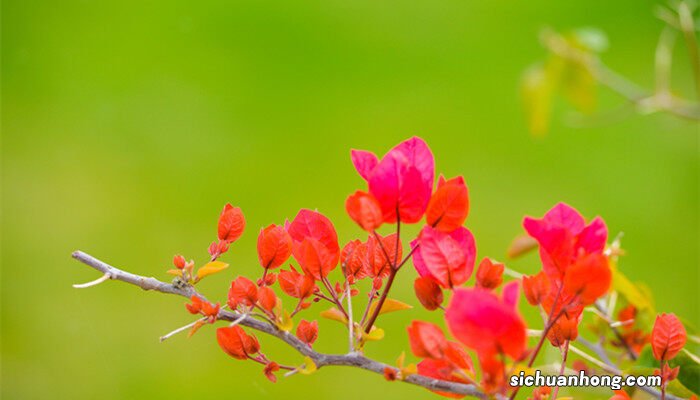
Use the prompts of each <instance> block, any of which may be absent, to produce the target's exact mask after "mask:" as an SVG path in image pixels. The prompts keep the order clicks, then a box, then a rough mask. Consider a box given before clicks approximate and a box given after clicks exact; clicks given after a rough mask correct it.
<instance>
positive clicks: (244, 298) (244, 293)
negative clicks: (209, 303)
mask: <svg viewBox="0 0 700 400" xmlns="http://www.w3.org/2000/svg"><path fill="white" fill-rule="evenodd" d="M257 301H258V287H257V286H255V283H253V281H251V280H250V279H248V278H246V277H245V276H239V277H238V278H236V279H234V280H233V282H231V288H230V289H229V291H228V305H229V307H230V308H231V309H232V310H235V309H236V307H237V306H238V305H239V304H243V305H245V306H248V307H252V306H253V305H254V304H255V303H256V302H257Z"/></svg>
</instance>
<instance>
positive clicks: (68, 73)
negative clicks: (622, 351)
mask: <svg viewBox="0 0 700 400" xmlns="http://www.w3.org/2000/svg"><path fill="white" fill-rule="evenodd" d="M655 4H656V3H655V2H652V1H639V0H625V1H615V2H610V1H586V2H583V1H579V2H556V1H542V0H536V1H528V2H494V1H484V0H446V1H439V2H437V1H405V0H404V1H386V2H379V1H337V0H328V1H295V2H285V1H265V0H263V1H260V0H256V1H220V2H214V1H201V2H189V1H162V2H157V1H145V2H142V1H138V2H133V1H120V2H94V1H87V0H85V1H61V2H57V1H53V2H52V1H26V0H23V1H16V0H15V1H11V0H9V1H4V2H3V9H2V39H3V43H2V91H3V93H2V94H3V98H2V100H3V102H2V103H3V104H2V105H3V112H2V128H3V135H2V136H3V137H2V219H3V220H2V385H1V386H2V393H1V394H2V397H3V398H5V399H49V398H70V399H96V398H99V399H105V400H106V399H126V398H129V399H141V398H142V399H149V398H171V399H194V398H202V399H204V398H277V399H280V398H306V399H321V398H331V397H332V398H334V399H337V400H344V399H357V398H362V396H365V397H364V398H367V396H372V397H375V396H376V397H381V398H383V399H405V398H411V399H423V398H425V399H428V398H437V397H436V396H434V395H432V394H430V393H429V392H427V391H424V390H422V389H419V388H414V387H411V386H409V385H404V384H399V383H387V382H385V381H384V380H383V379H382V378H381V377H379V376H377V375H373V374H370V373H367V372H363V371H358V370H354V369H348V368H335V369H324V370H321V371H320V372H319V373H317V374H314V375H312V376H308V377H294V378H289V379H281V382H279V383H277V384H271V383H269V382H268V381H267V380H266V379H265V378H264V377H263V375H262V373H261V369H262V368H261V367H260V366H258V365H253V363H251V362H240V361H235V360H233V359H231V358H230V357H228V356H226V355H225V354H224V353H223V352H221V351H220V349H219V348H218V346H217V344H216V341H215V339H214V335H213V328H212V327H211V326H208V327H205V328H203V329H202V330H201V331H200V332H199V333H198V334H197V335H196V336H195V337H193V338H191V339H189V340H188V339H187V338H186V337H185V335H181V336H177V337H175V338H173V339H171V340H169V341H167V342H165V343H163V344H161V343H158V340H157V339H158V337H159V336H160V335H162V334H164V333H166V332H168V331H170V330H171V329H173V328H176V327H178V326H181V325H184V324H186V323H188V322H190V321H191V316H190V315H189V314H187V313H186V311H185V309H184V307H183V303H184V302H185V301H184V299H181V298H175V297H172V296H165V295H161V294H152V293H144V292H141V291H139V290H136V289H135V288H133V287H130V286H128V285H125V284H120V283H107V284H103V285H100V286H99V287H95V288H90V289H84V290H76V289H72V288H71V284H72V283H79V282H84V281H89V280H92V279H95V278H97V277H98V274H97V273H95V271H93V270H91V269H89V268H87V267H85V266H82V265H80V264H78V263H77V262H75V261H73V260H71V258H70V253H71V252H72V251H73V250H75V249H81V250H84V251H87V252H89V253H91V254H93V255H95V256H97V257H99V258H101V259H103V260H105V261H107V262H110V263H112V264H114V265H116V266H119V267H122V268H124V269H127V270H130V271H133V272H137V273H141V274H144V275H153V276H156V277H160V278H162V279H168V278H167V276H166V275H165V274H164V271H165V270H166V269H167V268H168V267H169V266H170V262H171V259H172V255H173V254H176V253H182V254H185V255H186V256H187V257H188V258H189V257H194V258H195V259H196V260H197V261H198V262H200V263H201V262H203V261H204V260H205V258H206V247H207V245H208V244H209V243H210V242H211V240H213V239H214V237H215V235H216V220H217V217H218V213H219V212H220V210H221V208H222V206H223V205H224V203H226V202H232V203H233V204H236V205H239V206H240V207H241V208H242V209H243V210H244V212H245V215H246V218H247V221H248V228H247V232H246V234H244V236H243V238H242V239H241V240H240V241H239V242H237V243H236V244H235V245H234V246H233V247H232V250H231V252H230V253H229V254H227V255H226V256H225V257H224V260H225V261H228V262H230V263H231V264H232V267H231V268H230V269H229V270H227V271H226V272H225V273H224V274H223V275H217V276H215V277H211V278H208V279H207V280H206V281H204V282H203V283H202V284H201V290H203V291H204V292H205V293H206V294H207V295H208V296H209V297H210V298H218V299H220V300H223V299H224V298H225V293H226V290H227V286H228V283H229V282H230V280H231V279H232V278H233V277H234V276H235V275H238V274H246V275H249V276H258V274H259V273H260V271H259V267H258V266H257V258H256V253H255V240H256V237H257V231H258V229H259V228H260V227H261V226H264V225H267V224H269V223H272V222H276V223H280V222H282V221H283V220H284V219H285V218H291V217H293V216H294V215H295V214H296V212H297V210H298V209H299V208H301V207H309V208H318V209H319V210H320V211H321V212H323V213H324V214H326V215H328V216H329V217H330V218H331V219H332V220H333V221H334V222H335V225H336V228H337V230H338V232H339V236H340V238H341V241H343V242H345V241H347V240H349V239H351V238H354V237H357V236H361V232H360V230H359V228H357V227H356V226H355V225H354V224H353V223H352V222H351V221H350V220H349V218H348V217H347V216H346V215H345V213H344V206H343V204H344V200H345V197H346V196H347V195H348V194H350V193H351V192H353V191H354V190H355V189H357V188H360V187H362V186H363V182H362V181H361V179H360V178H359V177H358V176H357V174H356V173H355V171H354V170H353V167H352V165H351V163H350V160H349V149H350V148H352V147H355V148H363V149H370V150H373V151H375V152H377V153H380V154H383V153H384V152H385V151H386V150H388V149H389V148H390V147H391V146H393V145H394V144H396V143H398V142H399V141H400V140H403V139H405V138H407V137H409V136H411V135H420V136H422V137H423V138H425V139H426V141H427V142H428V143H429V145H430V146H431V147H432V149H433V151H434V153H435V155H436V161H437V169H438V170H439V171H442V172H444V173H446V175H448V176H453V175H457V174H463V175H464V176H465V177H466V180H467V183H468V185H469V188H470V195H471V202H472V208H471V214H470V216H469V219H468V220H467V225H468V227H469V228H470V229H471V230H472V231H473V232H474V234H475V236H476V238H477V246H478V250H479V257H481V256H485V255H489V256H492V257H495V258H497V259H504V258H505V257H504V254H505V250H506V248H507V246H508V244H509V242H510V241H511V239H512V238H513V237H514V236H515V235H516V234H518V233H520V232H521V228H520V222H521V219H522V217H523V215H526V214H531V215H537V216H539V215H541V214H542V213H543V212H544V211H546V210H547V209H548V208H550V207H551V206H552V205H553V204H555V203H556V202H557V201H566V202H569V203H570V204H572V205H574V206H575V207H577V208H578V209H579V210H580V211H581V212H582V213H584V215H586V216H587V217H589V218H590V217H593V216H594V215H598V214H599V215H602V216H603V217H604V218H605V220H606V221H607V223H608V226H609V227H610V230H611V232H612V233H616V232H619V231H624V232H625V237H624V241H623V247H624V248H625V249H626V250H627V252H628V255H627V256H626V257H624V258H623V260H622V262H621V265H620V267H621V269H622V270H623V271H624V272H625V273H626V274H627V275H628V276H629V277H630V278H631V279H632V280H635V281H643V282H646V283H647V284H648V285H649V287H650V288H651V289H652V290H653V292H654V293H655V295H656V305H657V308H658V309H659V310H661V311H673V312H676V313H677V314H679V315H680V316H682V317H684V318H686V319H688V320H690V321H692V322H694V323H696V324H698V323H699V322H700V317H699V310H698V295H697V288H698V284H699V282H698V281H699V276H698V271H699V268H698V240H699V237H698V220H699V216H698V126H697V125H693V124H691V123H688V122H685V121H680V120H677V119H674V118H672V117H668V116H665V115H651V116H633V117H631V118H629V119H626V120H624V121H622V122H619V123H615V124H610V125H604V126H600V127H594V128H585V129H574V128H571V127H568V126H566V125H564V124H563V123H562V122H561V121H562V120H563V118H562V117H563V115H564V114H565V113H566V111H567V110H569V109H570V107H568V106H565V105H564V104H562V103H557V106H556V109H557V111H556V112H555V114H556V116H555V120H554V121H553V127H552V132H551V133H550V135H549V136H548V137H545V138H543V139H535V138H532V137H531V136H530V135H529V134H528V132H527V129H526V126H527V125H526V122H525V118H524V113H523V110H522V106H521V101H520V98H519V95H518V84H519V79H520V76H521V73H522V71H523V70H524V69H525V68H526V67H527V66H528V65H529V64H531V63H532V62H535V61H537V60H539V59H541V58H542V57H543V56H544V54H545V52H544V50H542V49H541V48H540V46H539V44H538V41H537V33H538V31H539V30H540V29H541V28H542V27H543V26H546V25H548V26H552V27H554V28H557V29H569V28H575V27H580V26H596V27H599V28H601V29H602V30H604V31H605V32H606V33H607V34H608V36H609V39H610V42H611V48H610V49H609V50H608V51H607V52H606V53H605V54H604V55H603V59H604V60H605V61H606V62H607V63H608V64H609V65H610V66H611V67H613V68H614V69H616V70H618V71H620V72H621V73H623V74H625V75H627V76H628V77H630V78H631V79H633V80H635V81H637V82H640V83H642V84H645V85H646V86H647V87H651V86H652V81H653V68H652V63H653V51H654V47H655V45H656V40H657V37H658V33H659V31H660V29H661V28H662V26H663V24H662V23H661V22H660V21H658V20H656V19H655V18H654V17H653V14H652V11H653V7H654V5H655ZM676 56H677V63H676V67H674V68H675V69H674V72H675V73H676V77H677V78H676V81H675V82H674V84H675V86H676V88H677V89H679V90H680V91H688V89H690V86H691V80H690V74H689V72H688V69H689V68H688V67H687V65H688V63H687V58H685V52H684V51H683V49H682V48H681V49H679V51H677V54H676ZM600 102H601V107H602V108H610V107H614V105H615V104H619V102H620V99H618V98H617V97H616V96H615V95H613V94H611V93H609V92H606V91H601V95H600ZM409 232H411V230H409ZM412 232H415V229H413V230H412ZM510 266H511V267H513V268H515V269H518V270H520V271H524V272H532V271H535V270H536V269H537V268H538V264H537V258H536V257H533V256H530V257H527V258H525V259H523V260H518V261H517V262H513V263H511V264H510ZM414 274H415V273H414V272H413V271H412V270H411V271H409V270H407V272H406V273H404V274H402V275H403V276H401V277H400V279H399V281H398V284H397V285H396V289H395V290H396V294H395V296H396V297H398V298H400V299H402V300H405V301H408V302H411V303H413V304H415V303H417V302H416V301H415V300H414V299H413V295H412V287H411V286H412V285H411V282H412V280H413V278H414ZM362 303H364V301H363V302H362ZM315 308H316V309H315V310H314V309H312V310H311V311H308V312H306V314H303V313H302V316H303V317H305V318H310V317H314V316H315V315H317V314H316V313H317V312H318V311H320V308H319V307H315ZM523 308H524V307H523ZM415 318H424V319H429V320H437V319H438V316H437V315H432V314H431V315H429V314H427V313H425V312H423V311H421V310H418V308H416V309H414V310H412V311H409V312H403V314H399V313H397V314H391V315H387V316H385V317H384V318H383V319H382V320H381V324H380V325H382V326H383V327H384V328H385V329H386V331H387V336H386V338H385V340H384V341H383V342H381V343H379V344H370V345H369V346H368V348H367V352H368V354H369V355H370V356H372V357H376V358H379V359H382V360H385V361H391V362H393V360H395V359H396V357H397V356H398V355H399V354H400V352H401V351H402V350H403V349H408V344H407V338H406V334H405V326H407V325H408V323H409V321H410V320H411V319H415ZM530 320H531V321H532V322H533V327H537V326H538V325H537V319H534V318H531V319H530ZM344 338H345V336H344V333H343V330H342V328H341V327H340V325H337V324H335V323H333V322H327V321H322V322H321V332H320V339H319V341H318V342H317V345H316V347H317V348H318V349H319V350H322V351H344V349H345V342H344ZM260 339H261V342H262V344H263V349H264V350H265V351H266V353H267V354H268V355H270V356H272V357H274V358H275V359H279V360H280V361H283V362H287V363H296V362H298V359H299V358H298V357H297V356H296V355H294V354H293V353H291V352H290V351H289V350H287V349H286V348H285V347H283V346H281V345H280V344H279V343H277V342H276V341H274V340H270V338H268V337H260ZM562 393H566V391H562ZM608 395H609V392H607V391H603V392H597V394H596V393H594V394H592V395H591V396H592V397H606V398H607V396H608Z"/></svg>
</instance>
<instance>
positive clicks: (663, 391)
mask: <svg viewBox="0 0 700 400" xmlns="http://www.w3.org/2000/svg"><path fill="white" fill-rule="evenodd" d="M664 363H665V361H659V367H661V400H666V382H665V379H664Z"/></svg>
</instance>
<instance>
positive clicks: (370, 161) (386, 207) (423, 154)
mask: <svg viewBox="0 0 700 400" xmlns="http://www.w3.org/2000/svg"><path fill="white" fill-rule="evenodd" d="M352 161H353V164H354V165H355V168H356V169H357V172H359V174H360V175H361V176H362V177H363V178H364V179H365V180H367V182H368V184H369V192H370V193H371V194H372V195H373V196H374V197H375V198H376V199H377V201H378V202H379V205H380V206H381V209H382V214H383V218H384V222H389V223H393V222H396V220H397V218H400V219H401V221H402V222H406V223H414V222H418V221H419V220H420V219H421V218H422V217H423V213H424V212H425V209H426V207H427V206H428V201H429V200H430V194H431V193H432V190H433V180H434V179H435V161H434V160H433V154H432V152H431V151H430V148H428V145H426V144H425V142H424V141H423V140H422V139H420V138H418V137H413V138H411V139H408V140H406V141H404V142H402V143H400V144H398V145H397V146H396V147H394V148H393V149H391V150H390V151H389V152H388V153H387V154H386V155H385V156H384V157H383V158H382V159H381V161H378V160H377V157H376V156H375V155H374V154H372V153H370V152H367V151H359V150H353V151H352Z"/></svg>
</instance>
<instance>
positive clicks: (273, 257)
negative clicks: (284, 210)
mask: <svg viewBox="0 0 700 400" xmlns="http://www.w3.org/2000/svg"><path fill="white" fill-rule="evenodd" d="M291 254H292V238H291V237H290V236H289V233H287V230H286V229H284V227H283V226H277V225H275V224H272V225H270V226H268V227H267V228H265V229H261V230H260V235H259V236H258V260H260V265H262V267H263V268H266V269H267V268H269V269H275V268H277V267H279V266H280V265H282V264H284V262H285V261H287V259H288V258H289V256H290V255H291Z"/></svg>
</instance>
